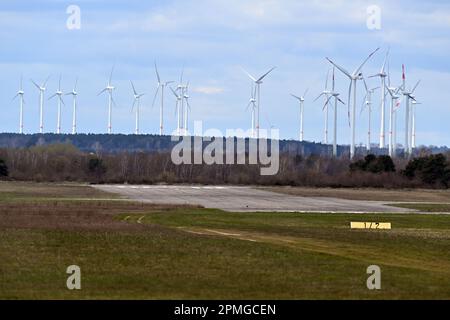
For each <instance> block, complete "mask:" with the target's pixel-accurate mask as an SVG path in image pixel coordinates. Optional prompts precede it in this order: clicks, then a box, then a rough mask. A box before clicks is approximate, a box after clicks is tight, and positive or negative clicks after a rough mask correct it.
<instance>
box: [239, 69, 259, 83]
mask: <svg viewBox="0 0 450 320" xmlns="http://www.w3.org/2000/svg"><path fill="white" fill-rule="evenodd" d="M241 69H242V71H244V72H245V74H247V76H248V77H249V78H250V79H252V80H253V81H254V82H256V81H257V80H256V79H255V77H253V76H252V75H251V74H250V73H248V72H247V71H246V70H245V69H244V68H242V67H241Z"/></svg>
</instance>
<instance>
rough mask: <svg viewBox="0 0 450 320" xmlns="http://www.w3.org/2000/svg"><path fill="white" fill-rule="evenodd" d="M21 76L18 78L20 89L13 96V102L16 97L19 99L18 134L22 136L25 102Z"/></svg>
mask: <svg viewBox="0 0 450 320" xmlns="http://www.w3.org/2000/svg"><path fill="white" fill-rule="evenodd" d="M22 80H23V78H22V76H21V77H20V88H19V91H17V94H16V95H15V96H14V98H13V100H15V99H16V98H17V97H19V108H20V109H19V110H20V111H19V113H20V114H19V133H20V134H23V105H24V104H25V100H24V99H23V96H24V94H25V91H23V86H22V82H23V81H22Z"/></svg>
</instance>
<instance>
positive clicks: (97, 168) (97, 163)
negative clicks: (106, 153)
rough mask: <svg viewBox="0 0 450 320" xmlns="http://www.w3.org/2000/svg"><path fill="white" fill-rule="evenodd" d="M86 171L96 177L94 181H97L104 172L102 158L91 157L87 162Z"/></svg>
mask: <svg viewBox="0 0 450 320" xmlns="http://www.w3.org/2000/svg"><path fill="white" fill-rule="evenodd" d="M88 171H89V173H90V174H91V175H93V176H94V177H95V178H96V182H99V181H100V180H101V178H102V176H103V175H104V174H105V173H106V167H105V165H104V164H103V161H102V159H99V158H91V159H89V162H88Z"/></svg>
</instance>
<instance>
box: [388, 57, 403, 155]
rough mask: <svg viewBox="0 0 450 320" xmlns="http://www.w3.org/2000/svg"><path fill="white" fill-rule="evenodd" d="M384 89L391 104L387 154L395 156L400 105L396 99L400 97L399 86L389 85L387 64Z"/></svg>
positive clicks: (389, 77)
mask: <svg viewBox="0 0 450 320" xmlns="http://www.w3.org/2000/svg"><path fill="white" fill-rule="evenodd" d="M385 87H386V90H387V92H388V93H389V95H390V96H391V104H390V108H389V156H390V157H395V153H396V149H397V113H396V112H397V109H398V107H399V106H400V103H399V102H398V99H400V95H399V91H400V89H401V87H393V86H391V75H390V71H389V64H388V83H387V85H386V84H385Z"/></svg>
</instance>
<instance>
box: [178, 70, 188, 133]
mask: <svg viewBox="0 0 450 320" xmlns="http://www.w3.org/2000/svg"><path fill="white" fill-rule="evenodd" d="M183 74H184V66H183V68H182V69H181V75H180V82H179V83H178V86H177V89H176V92H178V93H177V94H176V96H177V112H178V131H179V132H178V134H179V135H186V128H185V114H184V113H185V109H184V94H185V90H186V85H185V84H183Z"/></svg>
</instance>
